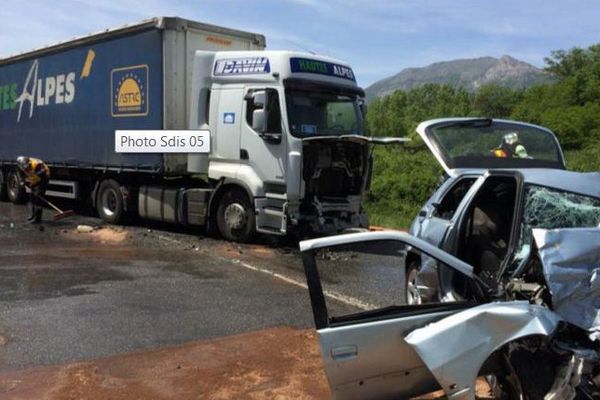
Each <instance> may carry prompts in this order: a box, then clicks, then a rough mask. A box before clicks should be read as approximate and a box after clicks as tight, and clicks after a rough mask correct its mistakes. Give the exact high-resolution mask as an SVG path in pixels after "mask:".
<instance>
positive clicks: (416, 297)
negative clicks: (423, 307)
mask: <svg viewBox="0 0 600 400" xmlns="http://www.w3.org/2000/svg"><path fill="white" fill-rule="evenodd" d="M419 268H420V265H419V263H418V262H417V261H411V262H410V264H409V265H408V268H406V290H405V293H406V304H409V305H413V304H421V303H423V298H422V296H421V294H420V293H419V285H418V275H419Z"/></svg>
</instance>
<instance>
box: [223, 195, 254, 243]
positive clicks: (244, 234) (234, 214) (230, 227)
mask: <svg viewBox="0 0 600 400" xmlns="http://www.w3.org/2000/svg"><path fill="white" fill-rule="evenodd" d="M217 227H218V228H219V233H220V234H221V236H223V238H225V239H227V240H230V241H233V242H242V243H247V242H249V241H251V240H252V239H253V238H254V235H255V233H256V217H255V215H254V208H253V207H252V204H251V203H250V199H249V198H248V195H247V194H246V193H245V192H244V191H243V190H241V189H230V190H228V191H227V192H225V193H224V194H223V195H222V196H221V198H220V200H219V206H218V208H217Z"/></svg>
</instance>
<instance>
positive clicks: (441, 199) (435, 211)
mask: <svg viewBox="0 0 600 400" xmlns="http://www.w3.org/2000/svg"><path fill="white" fill-rule="evenodd" d="M480 176H481V175H475V174H469V175H463V176H461V177H460V178H458V179H457V180H456V181H455V182H454V184H453V185H450V187H449V188H448V189H446V190H445V191H444V193H443V194H442V195H441V196H439V197H438V199H439V201H437V202H436V203H437V204H438V205H440V206H441V204H443V202H444V200H445V199H446V197H447V196H449V195H450V193H451V192H452V191H453V190H454V189H456V187H457V186H458V185H460V184H462V183H463V182H464V181H465V180H467V179H469V180H473V182H472V183H471V185H470V186H469V188H468V189H467V191H466V192H465V194H464V196H463V197H462V198H461V199H460V201H459V202H458V204H457V205H456V208H455V209H454V211H453V212H452V216H450V218H445V217H443V216H442V215H440V214H439V206H438V207H435V206H434V207H433V211H432V213H431V217H432V218H439V219H441V220H444V221H453V220H454V217H455V216H456V214H457V212H458V211H459V210H460V209H461V207H460V206H461V204H462V203H463V201H464V200H465V199H466V198H467V195H468V194H469V191H470V190H471V188H472V187H473V185H475V183H476V182H477V179H478V178H479V177H480Z"/></svg>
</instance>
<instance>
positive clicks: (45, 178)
mask: <svg viewBox="0 0 600 400" xmlns="http://www.w3.org/2000/svg"><path fill="white" fill-rule="evenodd" d="M17 166H18V167H19V170H20V171H21V175H22V178H23V179H22V181H23V182H24V185H25V186H27V187H28V188H29V189H30V190H31V195H30V197H29V202H30V203H31V216H30V217H29V218H28V219H27V222H28V223H31V224H39V223H40V222H41V221H42V211H43V209H44V207H43V204H44V203H43V200H42V198H43V197H42V196H44V194H45V193H46V188H47V187H48V182H49V181H50V168H48V166H47V165H46V164H45V163H44V162H43V161H42V160H39V159H37V158H30V157H24V156H20V157H18V158H17Z"/></svg>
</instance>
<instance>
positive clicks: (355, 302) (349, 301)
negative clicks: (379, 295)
mask: <svg viewBox="0 0 600 400" xmlns="http://www.w3.org/2000/svg"><path fill="white" fill-rule="evenodd" d="M159 239H161V240H165V241H168V242H171V243H177V244H182V242H181V241H180V240H178V239H172V238H169V237H167V236H163V235H159ZM218 258H221V259H223V260H226V261H229V262H232V263H234V264H237V265H240V266H242V267H244V268H246V269H249V270H251V271H255V272H260V273H263V274H265V275H269V276H271V277H273V278H276V279H279V280H281V281H284V282H286V283H289V284H290V285H294V286H298V287H301V288H303V289H307V290H308V285H307V284H306V283H305V282H303V281H299V280H297V279H295V278H291V277H289V276H285V275H282V274H279V273H277V272H274V271H271V270H269V269H266V268H260V267H255V266H254V265H251V264H248V263H247V262H245V261H242V260H239V259H230V258H226V257H222V256H221V257H218ZM323 295H324V296H325V297H328V298H330V299H332V300H336V301H339V302H341V303H344V304H346V305H349V306H351V307H356V308H359V309H361V310H374V309H376V308H377V307H375V306H374V305H372V304H369V303H365V302H364V301H362V300H359V299H357V298H355V297H351V296H346V295H345V294H341V293H338V292H335V291H332V290H327V289H323Z"/></svg>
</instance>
